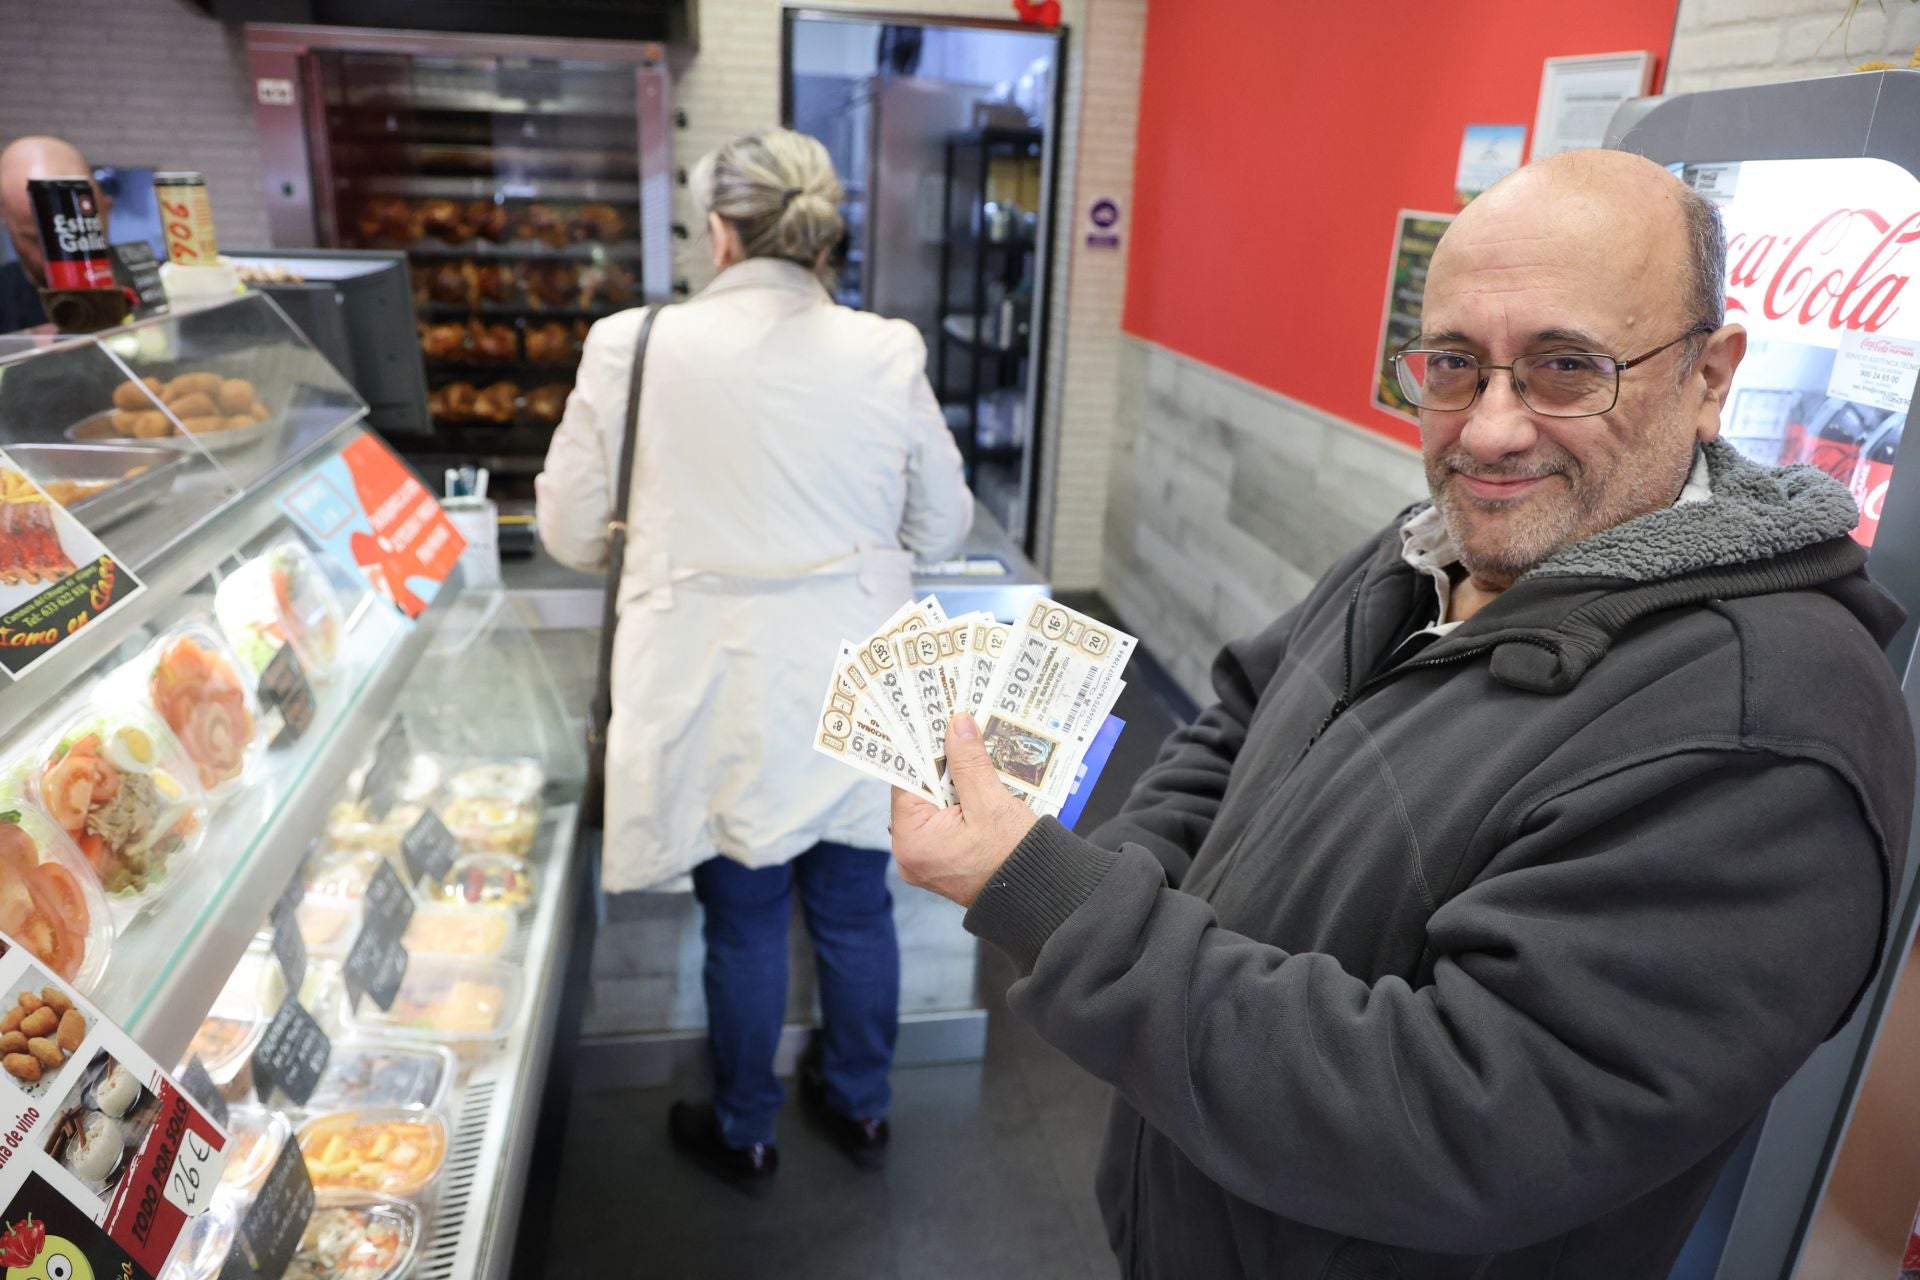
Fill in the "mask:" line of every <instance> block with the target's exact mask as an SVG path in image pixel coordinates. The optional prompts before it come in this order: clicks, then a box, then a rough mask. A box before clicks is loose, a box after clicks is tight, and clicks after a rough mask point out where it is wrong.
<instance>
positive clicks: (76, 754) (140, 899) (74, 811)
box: [32, 686, 207, 915]
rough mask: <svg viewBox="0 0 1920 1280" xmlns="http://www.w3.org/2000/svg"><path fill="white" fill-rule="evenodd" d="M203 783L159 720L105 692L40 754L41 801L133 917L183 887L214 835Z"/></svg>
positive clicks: (37, 791)
mask: <svg viewBox="0 0 1920 1280" xmlns="http://www.w3.org/2000/svg"><path fill="white" fill-rule="evenodd" d="M197 776H198V770H196V769H195V768H194V766H193V762H192V761H191V760H189V759H188V758H187V755H186V752H184V751H183V750H181V747H180V742H179V740H178V739H176V738H175V737H174V736H173V731H172V730H170V729H168V728H167V726H166V723H165V722H164V721H162V720H161V719H160V717H159V716H157V715H155V714H154V713H153V711H152V710H151V709H149V708H147V707H144V706H139V705H136V704H134V703H133V702H131V701H129V700H125V699H122V698H118V697H114V696H113V695H112V693H111V691H110V690H109V689H108V688H107V687H106V686H103V687H102V690H101V691H100V692H99V693H96V694H95V696H94V699H93V700H91V701H90V702H89V703H88V704H87V706H86V707H85V708H84V709H82V710H81V711H80V712H79V713H78V714H77V715H74V716H73V717H71V718H70V719H68V721H67V722H66V724H65V725H64V726H63V727H62V728H61V729H60V731H59V732H58V733H56V734H55V735H54V736H53V737H52V738H51V739H50V740H49V741H48V742H47V744H46V746H45V748H44V749H43V750H42V751H41V752H40V756H39V759H38V760H37V761H36V767H35V768H34V769H33V771H32V781H33V798H34V799H35V800H36V801H38V803H39V805H40V808H41V809H42V810H44V811H45V812H46V814H47V816H48V817H50V818H52V819H53V821H54V823H55V825H57V826H58V827H60V829H61V830H63V831H65V832H66V833H67V836H68V837H69V838H70V839H71V840H72V841H73V842H74V844H76V845H77V846H79V849H80V852H81V854H82V855H83V856H84V857H85V858H86V860H87V865H88V866H90V867H92V868H93V871H94V874H95V875H97V876H98V877H99V878H100V883H101V885H102V887H104V888H105V889H106V891H107V893H108V895H109V896H110V897H111V898H112V899H113V905H114V908H115V909H116V910H118V911H121V912H123V913H125V914H128V915H131V914H136V913H138V912H139V911H140V910H143V909H145V908H146V907H148V906H151V905H152V904H153V903H154V902H156V901H158V900H159V899H160V897H161V895H162V894H163V893H164V892H165V891H166V890H167V889H168V888H170V887H171V886H172V885H173V884H174V883H177V882H178V881H179V880H180V878H181V874H182V871H183V865H182V864H183V863H184V862H185V860H187V859H190V858H191V857H192V856H193V854H194V852H195V851H196V850H197V849H199V847H200V842H201V840H202V839H203V838H204V837H205V835H206V829H207V802H206V796H205V794H204V793H203V792H202V791H201V789H200V786H199V784H198V782H197V781H196V780H195V779H196V778H197Z"/></svg>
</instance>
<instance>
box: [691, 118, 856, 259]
mask: <svg viewBox="0 0 1920 1280" xmlns="http://www.w3.org/2000/svg"><path fill="white" fill-rule="evenodd" d="M688 185H689V187H690V188H691V191H692V195H693V199H694V203H695V204H696V205H697V206H698V207H699V208H700V210H701V212H702V213H709V212H711V213H717V214H719V215H720V216H721V217H723V218H725V219H726V220H727V221H728V222H729V223H730V224H732V226H733V229H734V231H735V233H736V234H738V235H739V237H740V244H741V246H742V248H743V249H744V250H745V251H746V255H747V256H748V257H749V258H785V259H787V260H788V261H791V262H797V263H800V264H802V265H804V266H807V267H810V268H811V267H813V266H814V265H815V264H817V263H818V262H819V261H820V260H821V258H822V257H823V256H824V255H825V254H826V252H827V251H828V250H829V249H832V248H833V246H834V245H836V244H838V243H839V242H840V237H841V236H842V235H843V234H844V233H845V232H846V223H845V221H844V220H843V219H842V218H841V216H840V201H841V198H842V195H843V193H842V191H841V188H840V179H839V178H837V177H835V176H834V172H833V160H832V158H831V157H830V156H828V155H827V149H826V148H825V147H824V146H822V145H821V144H820V141H819V139H817V138H810V137H808V136H807V135H806V134H804V133H795V132H794V131H793V130H791V129H769V130H766V131H765V132H762V133H751V134H748V135H747V136H746V137H744V138H737V139H735V140H734V141H732V142H729V143H728V144H727V145H726V146H724V147H722V148H720V149H719V150H718V151H715V152H712V153H711V154H709V155H706V156H703V157H702V158H701V160H700V163H699V164H697V165H695V166H694V171H693V174H692V175H691V177H690V178H689V179H688Z"/></svg>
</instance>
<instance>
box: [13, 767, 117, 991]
mask: <svg viewBox="0 0 1920 1280" xmlns="http://www.w3.org/2000/svg"><path fill="white" fill-rule="evenodd" d="M83 917H84V918H83ZM0 931H5V932H6V933H7V934H9V935H10V936H12V937H13V938H15V939H16V940H18V941H19V942H20V944H21V945H22V946H23V947H25V948H26V949H27V950H28V951H30V952H32V953H33V956H34V958H35V959H37V960H39V961H40V963H42V964H44V965H46V966H47V968H49V969H51V970H52V971H53V972H54V973H55V974H56V975H58V976H59V977H61V978H63V979H65V980H66V981H68V982H71V983H72V984H73V985H74V986H76V987H79V988H80V989H81V990H82V991H87V992H91V991H92V990H93V989H94V988H95V987H97V986H98V985H99V983H100V979H101V977H102V976H104V975H105V973H106V970H107V959H108V957H109V956H110V955H111V954H112V952H113V934H114V929H113V912H112V910H111V909H110V908H109V907H108V905H107V896H106V893H105V892H104V891H103V890H102V889H101V888H100V881H99V880H97V879H96V878H95V877H94V874H93V871H92V869H91V868H90V867H88V866H87V860H86V859H85V858H83V857H81V856H80V851H79V850H78V849H76V848H75V847H74V845H73V842H72V841H71V840H69V839H68V838H67V833H66V832H64V831H62V830H61V829H60V828H59V827H58V826H56V825H55V824H54V821H53V819H51V818H49V817H48V816H47V815H46V814H44V813H42V812H41V811H40V810H39V809H37V808H35V807H34V806H33V805H32V804H31V803H29V802H28V801H27V799H26V797H25V796H24V795H22V794H20V793H19V792H18V791H17V790H8V789H5V788H0Z"/></svg>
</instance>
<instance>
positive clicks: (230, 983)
mask: <svg viewBox="0 0 1920 1280" xmlns="http://www.w3.org/2000/svg"><path fill="white" fill-rule="evenodd" d="M267 969H275V970H276V971H277V969H278V966H277V965H276V964H275V963H274V961H273V958H272V957H271V956H270V955H268V953H266V952H265V951H261V950H258V949H253V950H249V951H248V952H247V953H246V954H245V955H243V956H241V957H240V962H239V963H238V964H236V965H234V966H233V972H232V973H231V974H229V975H228V976H227V984H226V986H224V987H222V988H221V989H220V994H219V995H218V996H215V997H214V1001H213V1007H212V1008H211V1009H210V1010H208V1011H207V1016H206V1018H205V1019H204V1020H203V1021H202V1022H201V1023H200V1029H199V1030H198V1031H196V1032H195V1033H194V1036H193V1043H192V1044H190V1045H188V1046H187V1052H186V1054H185V1055H184V1056H183V1058H182V1061H183V1062H184V1061H187V1060H189V1059H192V1058H195V1057H197V1058H199V1059H200V1064H201V1065H202V1066H204V1067H205V1068H206V1069H207V1074H208V1075H209V1076H211V1077H212V1078H213V1082H214V1084H216V1085H218V1086H219V1088H220V1092H221V1093H222V1094H223V1095H225V1096H226V1097H227V1098H229V1099H238V1098H244V1097H246V1096H247V1094H248V1093H249V1091H250V1090H251V1089H252V1088H253V1051H254V1050H255V1049H256V1048H258V1047H259V1045H260V1037H261V1036H263V1035H265V1034H266V1031H267V1017H266V1014H265V1012H264V1011H263V1010H262V1009H261V1007H260V984H261V979H262V977H263V975H264V973H265V971H266V970H267Z"/></svg>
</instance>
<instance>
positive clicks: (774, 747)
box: [537, 130, 973, 1186]
mask: <svg viewBox="0 0 1920 1280" xmlns="http://www.w3.org/2000/svg"><path fill="white" fill-rule="evenodd" d="M692 187H693V192H694V196H695V199H696V202H698V203H699V204H701V205H702V206H703V207H704V210H705V212H706V214H707V226H708V230H709V232H710V234H711V236H712V240H713V258H714V265H715V267H716V268H717V269H718V270H719V274H718V276H717V277H716V278H715V279H714V281H713V283H712V284H711V285H709V286H708V287H707V288H706V289H705V290H703V291H702V292H701V293H700V294H699V295H698V296H696V297H695V298H693V299H692V300H691V301H689V302H687V303H685V304H683V305H680V306H675V307H670V308H668V309H666V310H665V311H664V312H662V313H661V315H660V316H659V318H658V319H657V320H656V322H655V324H654V329H653V335H652V339H651V342H650V344H649V346H648V350H647V358H646V372H645V375H644V380H643V385H642V389H641V404H640V432H639V445H638V449H637V453H636V462H635V467H634V474H633V476H632V484H633V489H632V498H631V504H630V510H629V514H628V528H629V533H628V547H627V555H626V565H625V571H624V573H623V574H622V576H621V581H620V586H619V625H618V629H617V631H616V633H615V638H614V670H613V702H614V710H613V721H612V724H611V726H610V729H609V733H608V743H607V812H606V844H605V861H604V880H605V884H606V887H607V889H608V890H609V891H610V892H617V891H621V890H637V889H645V888H649V887H654V886H659V885H663V884H665V883H668V882H672V881H674V880H677V879H678V878H679V877H681V876H683V875H684V874H686V873H687V872H689V871H691V872H692V873H693V884H694V892H695V894H696V896H697V897H698V898H699V900H700V903H701V905H702V907H703V908H704V910H705V925H704V928H705V936H706V944H707V960H706V969H705V979H706V994H707V1006H708V1025H709V1041H710V1048H711V1050H712V1056H713V1068H714V1082H715V1095H714V1101H713V1104H712V1105H711V1106H705V1105H702V1106H694V1105H691V1104H687V1103H676V1104H675V1106H674V1113H673V1116H672V1129H673V1133H674V1136H675V1138H676V1140H677V1141H679V1142H680V1143H681V1144H682V1145H683V1146H685V1147H686V1148H688V1149H689V1150H691V1151H692V1152H694V1154H696V1155H698V1156H700V1157H701V1158H702V1159H703V1162H704V1163H706V1164H707V1165H708V1166H709V1167H711V1168H713V1169H714V1170H715V1171H716V1172H720V1173H722V1174H724V1175H725V1176H727V1177H729V1178H731V1179H733V1180H735V1181H736V1182H740V1183H742V1184H744V1185H750V1186H751V1185H763V1184H764V1182H765V1179H766V1178H767V1177H768V1176H769V1175H770V1174H771V1173H772V1172H773V1170H774V1168H775V1167H777V1163H778V1157H777V1154H776V1152H775V1149H774V1128H773V1121H774V1115H775V1113H776V1112H777V1111H778V1109H779V1106H780V1103H781V1099H782V1092H781V1088H780V1085H779V1083H778V1082H777V1081H776V1080H775V1078H774V1074H773V1056H774V1049H775V1046H776V1044H777V1042H778V1039H779V1034H780V1024H781V1021H782V1018H783V1016H784V1013H785V1009H786V978H787V974H786V956H787V946H786V931H787V921H788V916H789V911H790V894H791V892H792V889H793V888H794V887H795V886H796V885H797V886H798V889H799V892H800V898H801V902H802V905H803V906H804V908H805V910H806V916H807V925H808V931H809V932H810V934H811V935H812V937H813V941H814V946H815V950H816V953H817V955H818V958H819V969H820V999H821V1007H822V1013H823V1015H824V1018H823V1020H824V1022H825V1027H824V1031H823V1035H822V1037H821V1047H822V1053H821V1055H820V1057H819V1059H818V1061H817V1062H815V1063H813V1064H811V1069H809V1070H807V1071H803V1074H802V1078H801V1086H802V1087H801V1094H802V1098H803V1100H805V1101H807V1102H809V1103H810V1104H812V1105H814V1106H815V1107H816V1108H817V1109H818V1110H819V1111H820V1113H821V1117H822V1119H824V1120H825V1121H826V1122H827V1124H828V1126H829V1131H830V1132H831V1133H833V1135H834V1136H835V1137H836V1138H837V1139H839V1140H840V1141H841V1145H842V1146H843V1147H844V1148H845V1149H846V1150H847V1151H848V1153H849V1154H850V1155H852V1156H853V1157H854V1158H855V1159H857V1160H859V1161H861V1162H862V1163H866V1164H872V1163H877V1162H878V1159H879V1155H880V1153H881V1151H882V1150H883V1148H884V1144H885V1141H886V1136H887V1129H886V1124H885V1115H886V1108H887V1103H888V1100H889V1096H890V1095H889V1093H888V1088H887V1081H886V1076H887V1071H888V1068H889V1067H890V1065H891V1062H892V1053H893V1041H894V1033H895V1029H896V1027H897V1023H898V1016H899V1014H898V1006H899V948H898V944H897V941H896V940H895V937H894V933H893V916H892V902H891V898H890V896H889V894H888V892H887V888H886V880H885V876H886V868H887V862H888V854H887V852H886V847H887V807H888V797H887V794H886V788H885V786H884V785H882V784H879V783H876V782H871V781H866V780H862V779H860V778H859V777H858V776H857V775H855V774H853V772H852V771H851V770H847V769H843V768H840V767H838V766H837V765H835V764H834V762H832V761H830V760H828V759H827V758H826V757H824V756H821V755H819V754H818V753H816V752H813V751H811V750H809V749H808V743H809V740H810V735H811V730H812V727H813V722H814V721H815V719H817V717H818V714H819V709H820V699H821V694H822V691H823V690H825V689H826V687H827V684H828V680H829V676H830V669H831V667H832V663H833V658H834V655H835V653H836V651H837V648H838V645H839V643H840V641H841V640H842V639H843V638H844V637H848V636H854V637H858V636H861V635H865V634H867V633H868V632H869V631H870V630H872V629H873V628H874V627H876V626H878V625H879V624H880V623H881V622H883V621H884V620H885V619H886V618H887V617H888V615H890V614H891V613H892V612H893V611H894V610H895V609H896V608H898V607H899V605H900V604H901V603H902V602H904V601H905V600H907V599H908V598H909V595H910V593H911V590H912V581H911V573H912V565H913V562H914V560H915V559H916V558H919V559H935V558H938V557H941V556H944V555H947V554H949V553H951V552H952V551H953V550H955V549H956V548H957V547H958V546H959V545H960V543H961V541H962V540H963V539H964V538H965V537H966V534H967V530H968V528H969V526H970V524H971V522H972V515H973V499H972V496H971V495H970V494H969V493H968V491H967V487H966V483H965V481H964V480H963V479H962V475H961V464H960V456H959V452H958V450H956V449H955V447H954V444H953V439H952V436H951V434H950V433H949V432H948V430H947V427H946V423H945V420H944V418H943V416H942V414H941V412H940V408H939V405H938V404H937V403H936V401H935V400H934V396H933V390H932V388H931V387H930V386H929V385H928V382H927V376H926V348H925V344H924V343H923V341H922V340H921V337H920V334H919V332H918V331H917V330H916V329H915V328H914V327H913V326H912V325H910V324H907V323H905V322H904V321H899V320H884V319H881V318H880V317H878V316H873V315H867V314H864V313H861V312H857V311H852V310H849V309H847V308H845V307H840V306H836V305H835V304H834V303H833V302H832V301H831V299H830V298H829V297H828V295H827V292H826V290H825V288H824V287H823V286H822V284H821V272H822V270H823V264H824V262H825V261H826V258H827V255H828V254H829V253H830V252H831V251H832V248H833V246H834V245H835V244H836V243H837V242H838V240H839V239H840V236H841V234H842V230H843V225H842V222H841V218H840V214H839V207H838V206H839V202H840V194H841V193H840V184H839V182H838V181H837V179H836V178H835V177H834V174H833V166H832V162H831V161H830V160H829V159H828V157H827V154H826V150H825V148H824V147H822V146H821V145H820V144H819V143H818V142H817V141H815V140H814V139H812V138H808V137H804V136H802V135H800V134H795V133H791V132H788V131H786V130H774V131H770V132H767V133H762V134H757V135H753V136H749V137H746V138H741V139H739V140H738V141H736V142H734V143H731V144H730V145H728V146H726V147H724V148H722V149H721V150H720V151H718V152H716V153H714V154H713V155H710V156H708V157H706V158H705V159H704V160H702V161H701V162H700V164H699V165H698V166H697V167H696V169H695V171H694V174H693V177H692ZM641 318H642V313H641V312H640V311H628V312H623V313H621V314H619V315H615V316H611V317H609V318H607V319H605V320H602V321H601V322H600V323H598V324H596V325H595V326H594V327H593V330H592V332H591V333H589V334H588V336H587V343H586V350H585V353H584V355H583V356H582V358H581V362H580V372H579V378H578V381H577V383H576V385H575V387H574V391H573V394H572V396H571V397H570V398H569V399H568V401H567V410H566V415H565V417H564V418H563V419H562V420H561V423H560V426H559V428H558V430H557V431H556V432H555V433H554V438H553V444H552V447H551V449H550V450H549V452H548V454H547V461H546V470H545V471H544V473H543V474H542V475H541V476H540V477H539V480H538V481H537V492H538V496H539V512H538V519H539V527H540V536H541V540H542V542H543V543H544V544H545V545H546V547H547V550H548V551H549V552H550V553H551V554H552V555H553V556H554V558H555V559H557V560H560V561H561V562H563V563H565V564H569V565H573V566H576V567H579V568H585V569H593V568H599V567H601V566H603V565H604V564H605V563H606V551H607V543H606V526H607V521H608V519H609V518H610V515H611V512H612V510H613V505H614V502H613V500H614V488H613V486H614V483H615V481H614V477H613V471H614V470H615V468H616V467H617V465H618V461H617V460H618V458H619V456H620V445H621V436H622V431H623V428H624V423H623V421H622V418H623V415H624V414H625V411H626V404H627V391H628V381H629V374H630V370H631V367H632V361H633V346H634V342H635V339H636V337H637V335H638V333H639V330H640V322H641Z"/></svg>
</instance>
